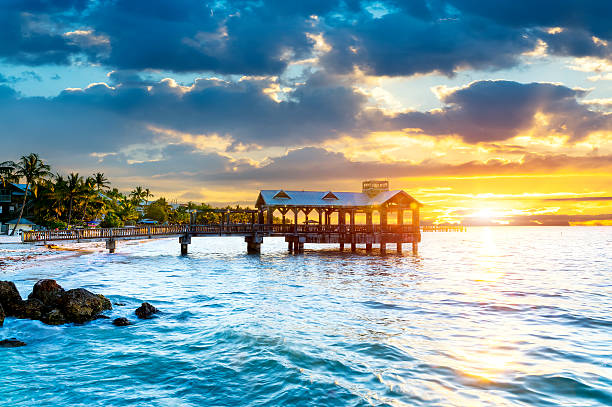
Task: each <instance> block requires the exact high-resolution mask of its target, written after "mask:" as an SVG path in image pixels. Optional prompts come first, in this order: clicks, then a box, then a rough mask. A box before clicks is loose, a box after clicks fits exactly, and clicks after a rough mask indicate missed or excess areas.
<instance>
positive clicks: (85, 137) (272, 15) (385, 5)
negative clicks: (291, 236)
mask: <svg viewBox="0 0 612 407" xmlns="http://www.w3.org/2000/svg"><path fill="white" fill-rule="evenodd" d="M610 15H612V2H607V1H593V0H582V1H578V0H555V1H552V0H540V1H538V0H530V1H526V0H513V1H499V2H483V1H476V0H431V1H427V0H412V1H399V0H391V1H374V2H372V1H355V0H344V1H337V0H310V1H294V2H290V1H286V0H285V1H281V0H258V1H249V0H227V1H210V2H209V1H206V0H173V1H165V0H147V1H139V0H0V26H2V27H3V28H2V30H0V140H1V143H0V161H4V160H16V159H18V158H19V157H20V156H22V155H24V154H28V153H30V152H36V153H38V154H40V155H41V157H42V158H43V159H44V160H45V161H46V162H48V163H49V164H50V165H52V167H53V169H54V171H56V172H61V173H68V172H78V173H80V174H81V175H84V174H91V173H94V172H104V173H105V174H106V175H107V177H108V178H110V180H111V181H112V182H113V184H114V185H116V186H118V187H119V188H120V189H122V190H126V191H127V190H129V189H130V188H132V187H133V186H136V185H142V186H145V187H148V188H150V189H151V190H152V191H153V194H154V195H155V196H157V197H160V196H165V197H166V198H167V199H169V200H173V201H177V202H187V201H195V202H207V203H211V204H214V205H224V204H243V205H244V204H249V205H253V204H254V201H255V199H256V197H257V191H258V190H259V189H281V188H282V189H286V190H291V189H293V190H325V191H327V190H332V191H333V190H335V191H359V190H360V187H361V181H363V180H367V179H386V180H389V182H390V186H391V189H404V190H406V191H407V192H408V193H410V194H411V195H413V196H414V197H415V198H416V199H418V200H419V201H421V202H422V203H424V204H425V206H424V207H423V215H422V219H423V220H424V221H425V222H459V221H461V222H463V223H466V224H508V225H550V224H568V223H569V224H612V115H611V114H610V112H611V111H612V25H611V24H610V23H609V16H610Z"/></svg>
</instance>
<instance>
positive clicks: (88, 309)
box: [58, 288, 113, 323]
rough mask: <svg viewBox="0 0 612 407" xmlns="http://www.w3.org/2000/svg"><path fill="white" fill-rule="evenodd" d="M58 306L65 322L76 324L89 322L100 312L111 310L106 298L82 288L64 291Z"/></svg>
mask: <svg viewBox="0 0 612 407" xmlns="http://www.w3.org/2000/svg"><path fill="white" fill-rule="evenodd" d="M58 304H59V309H60V310H61V311H62V314H64V317H65V318H66V320H68V321H70V322H77V323H83V322H87V321H91V320H92V319H94V318H95V317H96V316H97V315H98V314H100V313H101V312H102V311H105V310H109V309H112V308H113V307H112V305H111V302H110V301H109V300H108V298H106V297H104V296H103V295H99V294H94V293H92V292H90V291H87V290H85V289H84V288H76V289H74V290H68V291H66V292H65V293H63V294H62V296H61V297H60V298H59V301H58Z"/></svg>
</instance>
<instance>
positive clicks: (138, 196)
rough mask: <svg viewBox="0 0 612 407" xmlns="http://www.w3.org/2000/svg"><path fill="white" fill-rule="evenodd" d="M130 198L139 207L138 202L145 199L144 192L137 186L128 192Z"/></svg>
mask: <svg viewBox="0 0 612 407" xmlns="http://www.w3.org/2000/svg"><path fill="white" fill-rule="evenodd" d="M130 196H131V197H132V200H133V201H134V204H135V205H137V206H138V205H140V202H142V200H143V199H144V198H145V190H144V188H143V187H141V186H137V187H136V188H135V189H134V190H133V191H132V192H130Z"/></svg>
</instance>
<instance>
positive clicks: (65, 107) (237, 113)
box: [0, 71, 365, 156]
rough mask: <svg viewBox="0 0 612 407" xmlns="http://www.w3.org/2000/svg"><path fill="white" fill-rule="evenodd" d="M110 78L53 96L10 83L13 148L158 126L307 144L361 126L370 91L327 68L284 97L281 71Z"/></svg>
mask: <svg viewBox="0 0 612 407" xmlns="http://www.w3.org/2000/svg"><path fill="white" fill-rule="evenodd" d="M109 79H110V85H109V84H106V83H95V84H90V85H89V86H87V87H85V88H82V89H81V88H77V89H67V90H65V91H63V92H62V93H60V94H59V95H58V96H56V97H51V98H41V97H19V95H18V94H17V93H16V92H15V91H13V90H12V89H10V88H8V87H6V86H5V87H2V92H0V93H1V94H2V96H3V98H0V121H1V122H2V123H3V129H2V131H3V133H4V134H19V137H20V138H19V139H20V143H11V144H10V145H9V146H7V149H8V150H7V151H6V153H7V154H17V153H22V152H23V151H24V150H26V151H27V150H33V151H46V152H48V153H52V154H63V155H65V156H71V155H74V154H75V153H80V154H85V153H86V154H89V153H90V152H92V151H93V152H96V153H114V152H117V151H119V150H120V149H122V148H125V147H127V146H129V145H134V144H141V143H151V142H152V141H154V140H155V139H156V136H157V135H158V134H159V132H158V131H152V130H151V128H156V129H168V130H171V131H178V132H185V133H190V134H196V135H197V134H216V135H218V136H219V137H222V138H229V139H231V140H232V141H233V142H235V143H236V144H244V145H252V144H255V145H260V146H289V145H304V144H311V143H317V142H320V141H322V140H325V139H327V138H331V137H334V136H335V135H337V134H339V133H342V132H345V131H350V130H351V129H353V128H354V126H355V123H356V115H358V114H359V113H360V112H361V109H362V107H363V104H364V103H365V97H364V96H363V95H361V94H360V93H357V92H356V91H354V90H353V89H351V88H347V87H345V86H342V85H338V84H336V83H335V82H334V81H332V80H331V79H330V78H328V77H326V76H325V75H324V74H322V73H316V74H313V75H311V76H310V77H308V78H307V79H306V81H305V82H304V83H302V84H299V85H295V87H294V88H292V89H291V90H289V91H287V93H286V95H285V97H284V99H283V100H281V101H280V102H278V101H276V100H274V99H273V98H272V97H270V95H268V94H266V89H268V87H269V86H270V84H273V83H276V82H275V81H276V79H274V78H263V79H259V78H251V79H243V80H240V81H235V82H232V81H224V80H219V79H198V80H196V81H195V82H194V83H192V84H191V85H190V86H181V85H178V84H177V83H176V82H174V81H173V80H171V79H164V80H161V81H147V80H142V79H140V77H139V76H138V75H135V74H134V73H130V72H124V71H121V72H114V73H112V74H111V75H110V78H109Z"/></svg>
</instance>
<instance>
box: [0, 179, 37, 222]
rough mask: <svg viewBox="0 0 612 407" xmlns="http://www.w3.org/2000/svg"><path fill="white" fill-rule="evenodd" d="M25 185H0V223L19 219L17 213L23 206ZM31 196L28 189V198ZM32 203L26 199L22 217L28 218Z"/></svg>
mask: <svg viewBox="0 0 612 407" xmlns="http://www.w3.org/2000/svg"><path fill="white" fill-rule="evenodd" d="M25 190H26V184H16V183H7V184H5V185H4V186H2V184H0V223H3V224H5V223H6V222H8V221H9V220H11V219H15V218H17V217H19V211H20V209H21V205H22V204H23V197H24V195H25ZM31 196H32V191H31V190H29V189H28V197H29V198H30V197H31ZM32 205H33V201H32V200H31V199H28V200H27V202H26V207H25V209H24V211H23V217H26V216H29V215H30V214H31V213H30V210H31V208H32Z"/></svg>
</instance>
